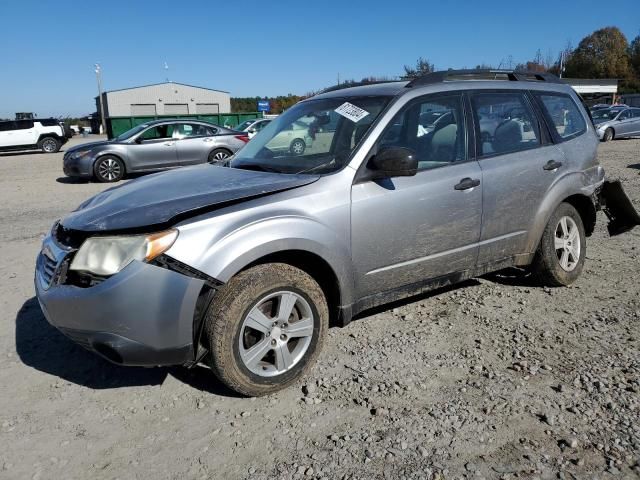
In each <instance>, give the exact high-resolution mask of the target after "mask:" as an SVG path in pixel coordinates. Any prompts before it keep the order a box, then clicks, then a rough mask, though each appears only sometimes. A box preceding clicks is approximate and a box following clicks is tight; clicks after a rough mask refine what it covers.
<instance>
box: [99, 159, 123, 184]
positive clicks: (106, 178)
mask: <svg viewBox="0 0 640 480" xmlns="http://www.w3.org/2000/svg"><path fill="white" fill-rule="evenodd" d="M93 174H94V176H95V178H96V180H98V181H99V182H101V183H110V182H118V181H120V180H122V178H123V177H124V164H123V163H122V160H120V159H119V158H118V157H114V156H111V155H105V156H104V157H100V158H99V159H98V160H96V163H95V165H94V166H93Z"/></svg>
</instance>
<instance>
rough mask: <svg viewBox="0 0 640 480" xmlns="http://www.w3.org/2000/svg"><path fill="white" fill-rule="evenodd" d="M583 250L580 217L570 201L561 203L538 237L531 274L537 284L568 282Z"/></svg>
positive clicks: (578, 266) (578, 268)
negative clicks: (539, 237) (538, 241)
mask: <svg viewBox="0 0 640 480" xmlns="http://www.w3.org/2000/svg"><path fill="white" fill-rule="evenodd" d="M586 253H587V244H586V237H585V233H584V225H583V223H582V218H581V217H580V214H579V213H578V211H577V210H576V209H575V208H574V207H573V206H572V205H570V204H568V203H561V204H560V205H559V206H558V208H557V209H556V211H555V212H554V213H553V215H551V218H550V219H549V222H548V223H547V226H546V228H545V229H544V233H543V234H542V238H541V239H540V244H539V245H538V250H537V252H536V255H535V258H534V260H533V265H532V267H533V268H532V270H533V274H534V276H535V278H536V280H537V281H538V283H540V284H541V285H545V286H549V287H562V286H567V285H571V284H572V283H573V282H575V281H576V280H577V278H578V277H579V276H580V273H581V272H582V268H583V267H584V259H585V256H586Z"/></svg>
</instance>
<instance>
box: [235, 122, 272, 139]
mask: <svg viewBox="0 0 640 480" xmlns="http://www.w3.org/2000/svg"><path fill="white" fill-rule="evenodd" d="M270 122H271V119H269V118H265V119H262V118H259V119H254V120H246V121H244V122H242V123H241V124H240V125H238V126H237V127H236V128H235V129H236V130H237V131H239V132H246V133H247V134H248V135H249V138H253V137H254V136H255V135H256V133H258V132H259V131H260V130H262V129H263V128H264V127H266V126H267V125H269V123H270Z"/></svg>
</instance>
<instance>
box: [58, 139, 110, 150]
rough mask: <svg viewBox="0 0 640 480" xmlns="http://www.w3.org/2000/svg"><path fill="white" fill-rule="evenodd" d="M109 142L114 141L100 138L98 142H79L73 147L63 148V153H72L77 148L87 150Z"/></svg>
mask: <svg viewBox="0 0 640 480" xmlns="http://www.w3.org/2000/svg"><path fill="white" fill-rule="evenodd" d="M111 143H114V141H113V140H101V141H99V142H87V143H81V144H80V145H75V146H73V147H69V148H67V149H66V150H65V153H73V152H77V151H78V150H89V149H91V148H95V147H102V146H103V145H109V144H111Z"/></svg>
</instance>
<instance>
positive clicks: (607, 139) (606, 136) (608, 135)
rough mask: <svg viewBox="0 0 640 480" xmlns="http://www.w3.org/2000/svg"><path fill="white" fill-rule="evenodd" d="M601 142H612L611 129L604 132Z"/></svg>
mask: <svg viewBox="0 0 640 480" xmlns="http://www.w3.org/2000/svg"><path fill="white" fill-rule="evenodd" d="M602 140H603V141H604V142H610V141H611V140H613V128H607V129H606V130H605V131H604V136H603V137H602Z"/></svg>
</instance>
